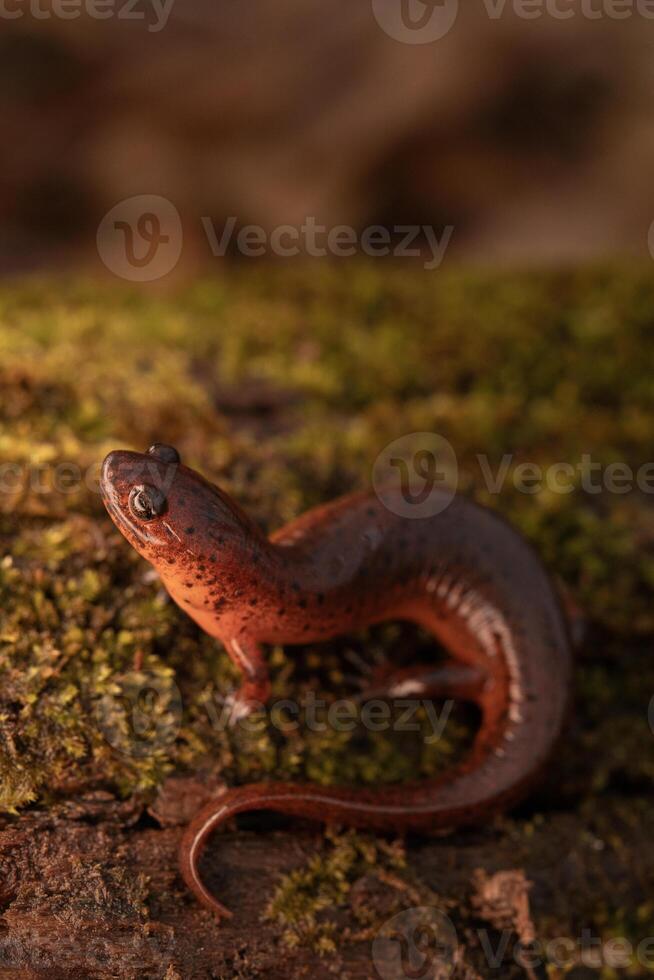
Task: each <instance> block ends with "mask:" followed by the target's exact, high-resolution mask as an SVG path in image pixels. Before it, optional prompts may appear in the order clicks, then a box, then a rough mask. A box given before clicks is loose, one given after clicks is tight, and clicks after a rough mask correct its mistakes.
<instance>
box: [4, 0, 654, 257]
mask: <svg viewBox="0 0 654 980" xmlns="http://www.w3.org/2000/svg"><path fill="white" fill-rule="evenodd" d="M30 2H32V4H33V5H35V4H36V3H37V2H39V0H4V6H3V10H4V11H5V15H4V16H3V17H0V107H1V110H0V111H1V118H2V122H3V137H4V138H3V141H2V150H1V163H0V216H1V221H0V271H1V272H3V273H8V272H14V271H17V270H24V269H32V268H35V267H39V266H42V265H44V264H46V265H52V264H53V263H54V264H62V263H63V264H65V263H68V262H80V261H81V262H82V263H83V264H89V265H90V266H92V267H93V268H95V267H98V270H100V269H101V266H100V263H99V260H98V257H97V252H96V249H95V234H96V230H97V227H98V223H99V222H100V220H101V218H102V216H103V215H104V214H105V213H106V212H107V211H108V210H109V209H110V208H111V207H112V206H113V205H114V204H115V203H116V202H117V201H120V200H121V199H123V198H126V197H129V196H131V195H134V194H161V195H163V196H165V197H167V198H168V199H170V200H171V201H172V202H174V204H175V205H176V207H177V208H178V210H179V212H180V214H181V215H182V219H183V223H184V231H185V235H184V262H185V263H186V265H187V267H188V266H197V265H198V264H199V263H202V262H204V261H207V260H208V259H209V260H210V258H211V256H210V254H208V247H207V242H206V239H205V238H204V234H203V231H202V226H201V223H200V217H201V216H203V215H209V216H211V217H212V218H213V219H214V220H215V221H216V222H217V223H220V222H221V221H224V219H225V218H226V217H227V216H229V215H234V216H237V217H238V220H239V222H240V223H248V222H252V223H254V224H259V225H262V226H264V227H265V228H272V227H274V226H276V225H279V224H281V223H283V224H292V225H299V224H301V223H302V221H303V220H304V219H305V217H306V216H307V215H312V216H315V217H316V219H317V220H318V221H321V222H324V223H326V224H328V225H334V224H337V223H348V224H351V225H352V226H354V227H355V228H357V229H360V228H362V227H364V226H366V225H369V224H371V223H381V224H385V225H392V224H393V223H394V222H399V223H409V222H418V223H430V224H433V225H435V226H437V227H442V226H443V225H447V224H451V225H453V226H454V229H455V231H454V235H453V238H452V243H451V250H450V251H451V254H452V255H454V256H457V257H459V258H461V257H463V258H466V259H467V258H471V259H474V260H479V261H483V262H490V263H493V262H503V261H514V260H516V259H520V260H523V259H528V260H534V261H542V260H548V261H549V260H566V259H569V258H572V259H575V258H578V257H586V256H591V255H597V254H602V255H603V254H615V253H619V252H633V253H637V254H642V255H647V235H648V228H649V225H650V223H651V221H652V219H654V194H653V192H652V187H651V184H652V171H653V165H654V126H653V123H652V91H653V88H652V76H653V73H654V61H653V58H652V54H653V49H654V45H653V43H652V42H653V41H654V20H650V19H646V18H645V17H643V16H641V15H640V14H639V13H638V11H637V10H636V9H634V10H633V11H632V13H631V15H630V16H627V17H625V19H623V20H618V19H615V18H614V17H612V16H608V15H604V16H600V17H598V18H597V19H594V20H591V19H589V18H588V17H587V16H584V14H583V13H582V11H581V5H580V3H576V2H574V0H559V4H560V6H561V7H562V8H565V7H566V6H567V7H569V8H570V9H572V10H574V11H575V13H574V16H572V17H571V18H570V19H566V20H559V19H557V18H556V17H554V16H552V15H550V14H548V13H547V12H543V15H542V16H541V17H539V18H537V19H535V20H525V19H522V18H521V17H519V16H517V15H516V13H515V10H513V9H511V5H510V4H508V3H507V6H506V7H505V9H504V12H503V14H502V16H500V17H499V18H498V19H492V18H490V17H489V15H488V12H487V10H486V8H485V7H484V4H483V2H482V0H478V2H476V0H475V2H470V0H465V2H466V6H465V8H464V6H463V2H462V3H461V9H460V10H459V12H458V17H457V20H456V23H455V24H454V26H453V27H452V29H451V30H450V32H449V33H448V34H447V35H446V36H445V37H443V38H441V39H439V40H437V41H435V42H433V43H426V44H409V43H402V41H398V40H395V39H393V38H391V37H390V36H388V34H387V33H385V31H384V30H383V29H382V28H381V27H380V24H379V23H378V21H377V19H376V18H375V16H374V12H373V7H372V2H371V0H359V2H356V3H353V2H352V0H349V2H347V0H329V2H327V3H326V2H324V0H248V2H247V3H242V2H241V3H237V2H236V0H175V2H173V4H172V9H171V11H170V16H169V18H168V20H167V22H166V23H165V25H164V26H161V23H160V21H159V18H160V17H161V14H157V13H156V12H155V10H154V9H153V7H152V6H151V3H150V2H148V0H139V2H140V6H138V7H136V8H134V9H133V12H132V13H131V15H130V16H140V15H142V16H143V19H142V20H136V19H134V20H131V19H129V20H128V19H126V17H127V14H125V12H124V11H123V13H122V15H121V16H119V17H117V16H111V17H108V19H105V20H98V19H94V18H92V17H89V16H88V15H86V14H85V15H83V16H80V17H79V18H76V19H70V20H64V19H62V18H61V17H60V16H59V17H57V16H54V15H53V16H50V17H48V16H47V14H48V13H52V10H51V9H49V8H48V4H47V3H46V0H40V5H39V7H38V10H39V11H40V18H41V19H37V17H35V16H34V14H33V13H30V12H29V10H30V8H29V3H30ZM382 2H383V0H382ZM388 2H389V3H393V2H395V0H388ZM398 2H399V0H398ZM403 2H408V0H403ZM411 2H414V3H415V2H417V0H411ZM431 2H432V3H433V2H434V0H431ZM124 3H125V0H116V4H117V7H116V9H121V8H122V7H123V5H124ZM594 4H595V9H599V10H601V9H602V3H601V0H594ZM8 9H9V10H11V11H13V12H14V13H20V14H21V16H15V17H13V18H12V19H8V18H7V17H6V11H7V10H8ZM425 9H427V8H425ZM158 22H159V26H161V29H160V30H156V31H155V30H152V27H156V26H157V24H158ZM214 261H215V260H214Z"/></svg>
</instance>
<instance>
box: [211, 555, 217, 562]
mask: <svg viewBox="0 0 654 980" xmlns="http://www.w3.org/2000/svg"><path fill="white" fill-rule="evenodd" d="M209 561H218V558H217V557H216V555H211V556H210V558H209Z"/></svg>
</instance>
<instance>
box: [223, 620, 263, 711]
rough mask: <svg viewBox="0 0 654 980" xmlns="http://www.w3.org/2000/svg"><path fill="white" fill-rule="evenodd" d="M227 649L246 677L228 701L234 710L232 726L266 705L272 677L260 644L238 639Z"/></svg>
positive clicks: (229, 644) (226, 645)
mask: <svg viewBox="0 0 654 980" xmlns="http://www.w3.org/2000/svg"><path fill="white" fill-rule="evenodd" d="M225 647H226V650H227V653H228V654H229V656H230V658H231V659H232V661H233V663H234V664H235V665H236V666H237V667H238V668H239V670H240V671H241V672H242V674H243V681H242V683H241V686H240V687H239V688H238V689H237V690H236V691H234V693H233V694H231V695H230V696H229V698H228V699H227V703H228V704H229V705H231V707H232V712H231V714H230V724H232V725H233V724H236V722H238V721H239V720H240V719H241V718H245V717H247V715H249V714H251V713H252V712H253V711H256V710H257V709H258V708H260V707H261V706H262V705H264V704H266V702H267V701H268V698H269V697H270V677H269V674H268V667H267V665H266V662H265V659H264V654H263V649H262V647H261V644H260V643H257V642H256V641H255V640H252V639H249V638H248V637H246V636H237V637H236V636H235V637H232V638H231V639H230V640H228V641H227V642H226V643H225Z"/></svg>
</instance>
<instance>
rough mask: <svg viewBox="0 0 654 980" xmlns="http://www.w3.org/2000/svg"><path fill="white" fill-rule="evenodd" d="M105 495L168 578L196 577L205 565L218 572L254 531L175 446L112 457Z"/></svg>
mask: <svg viewBox="0 0 654 980" xmlns="http://www.w3.org/2000/svg"><path fill="white" fill-rule="evenodd" d="M100 491H101V493H102V499H103V501H104V504H105V507H106V508H107V510H108V512H109V515H110V516H111V518H112V520H113V522H114V524H115V525H116V527H117V528H118V529H119V531H121V532H122V534H124V536H125V537H126V538H127V540H128V541H129V543H130V544H131V545H132V546H133V547H134V548H135V549H136V550H137V551H138V552H139V554H140V555H142V556H143V557H144V558H146V559H147V560H148V561H149V562H151V563H152V564H153V565H154V566H155V568H157V570H158V571H160V572H161V573H162V574H163V575H164V576H170V575H178V576H183V577H185V578H188V577H190V576H191V574H193V575H194V576H195V575H196V574H197V573H198V569H200V571H202V568H203V567H205V561H206V562H212V563H213V564H212V566H211V567H212V569H213V570H217V565H218V566H219V565H221V564H222V565H223V567H224V565H225V564H228V565H229V564H232V563H233V562H234V561H235V559H237V558H238V555H240V554H241V553H242V549H243V544H244V543H245V542H246V541H247V539H248V538H249V537H251V535H252V533H253V526H252V524H251V522H250V521H249V518H247V517H246V515H245V514H243V512H242V511H241V510H240V508H238V507H237V506H236V504H234V503H233V501H231V500H230V499H229V497H227V496H226V494H224V493H222V491H220V490H219V489H218V488H217V487H215V486H213V484H211V483H208V482H207V481H206V480H205V479H204V478H203V477H201V476H200V475H199V474H198V473H195V472H194V471H193V470H191V469H189V468H188V467H187V466H183V465H182V463H181V461H180V457H179V453H178V452H177V450H175V449H173V447H172V446H165V445H163V444H161V443H156V444H155V445H154V446H152V447H151V448H150V449H149V450H148V452H147V453H134V452H127V451H123V450H118V451H116V452H112V453H109V455H108V456H107V458H106V459H105V461H104V463H103V465H102V474H101V477H100ZM254 533H256V530H255V532H254ZM216 563H217V564H216Z"/></svg>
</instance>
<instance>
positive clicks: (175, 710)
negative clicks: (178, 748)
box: [95, 671, 183, 758]
mask: <svg viewBox="0 0 654 980" xmlns="http://www.w3.org/2000/svg"><path fill="white" fill-rule="evenodd" d="M182 710H183V709H182V696H181V694H180V693H179V688H178V687H177V685H176V684H175V682H174V680H173V679H172V678H171V677H161V676H160V675H155V674H151V673H146V672H144V671H131V672H129V673H127V674H122V675H119V676H118V677H117V678H115V683H114V689H113V690H112V691H111V692H109V693H107V694H104V695H103V696H102V697H101V698H100V699H99V700H98V702H97V704H96V706H95V717H96V721H97V724H98V728H99V729H100V731H101V732H102V734H103V736H104V738H105V739H106V741H107V742H108V743H109V745H111V747H112V748H114V749H115V750H116V751H117V752H120V753H121V754H122V755H126V756H131V757H132V758H144V757H145V756H149V755H154V753H155V752H157V751H159V750H160V749H165V748H166V747H167V746H168V745H170V744H171V743H172V742H174V741H175V739H176V737H177V734H178V732H179V730H180V728H181V725H182Z"/></svg>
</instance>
